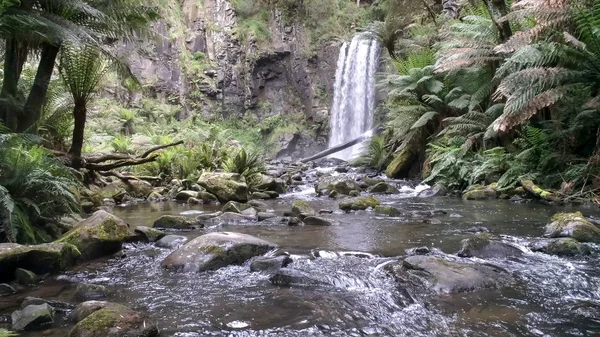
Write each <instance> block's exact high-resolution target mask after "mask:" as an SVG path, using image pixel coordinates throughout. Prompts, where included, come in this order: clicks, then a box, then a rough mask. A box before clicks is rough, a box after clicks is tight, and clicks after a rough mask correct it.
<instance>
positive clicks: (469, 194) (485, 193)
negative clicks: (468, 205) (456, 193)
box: [462, 185, 498, 200]
mask: <svg viewBox="0 0 600 337" xmlns="http://www.w3.org/2000/svg"><path fill="white" fill-rule="evenodd" d="M497 197H498V194H497V192H496V190H494V189H493V188H491V187H490V186H482V185H471V186H469V187H468V188H467V190H466V191H465V193H464V194H463V196H462V198H463V200H488V199H496V198H497Z"/></svg>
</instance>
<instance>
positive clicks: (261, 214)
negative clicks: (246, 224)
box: [257, 212, 277, 221]
mask: <svg viewBox="0 0 600 337" xmlns="http://www.w3.org/2000/svg"><path fill="white" fill-rule="evenodd" d="M276 216H277V214H275V213H267V212H258V214H257V218H258V221H263V220H267V219H271V218H274V217H276Z"/></svg>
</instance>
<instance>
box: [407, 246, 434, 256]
mask: <svg viewBox="0 0 600 337" xmlns="http://www.w3.org/2000/svg"><path fill="white" fill-rule="evenodd" d="M429 253H431V250H430V249H429V247H426V246H423V247H415V248H410V249H407V250H406V255H427V254H429Z"/></svg>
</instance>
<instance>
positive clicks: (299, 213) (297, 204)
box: [292, 200, 316, 220]
mask: <svg viewBox="0 0 600 337" xmlns="http://www.w3.org/2000/svg"><path fill="white" fill-rule="evenodd" d="M315 214H316V213H315V210H314V209H313V208H312V207H310V205H309V204H308V202H306V201H304V200H294V203H293V204H292V216H294V217H297V218H299V219H300V220H302V219H304V218H306V217H307V216H312V215H315Z"/></svg>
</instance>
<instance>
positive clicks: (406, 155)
mask: <svg viewBox="0 0 600 337" xmlns="http://www.w3.org/2000/svg"><path fill="white" fill-rule="evenodd" d="M413 157H414V153H413V151H412V150H411V149H410V146H405V147H404V148H403V149H402V150H400V151H399V152H396V153H395V154H394V159H392V161H391V162H390V163H389V165H388V166H387V168H386V169H385V175H386V176H388V178H404V177H406V176H407V174H408V171H410V168H411V166H412V165H413V164H414V160H413Z"/></svg>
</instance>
